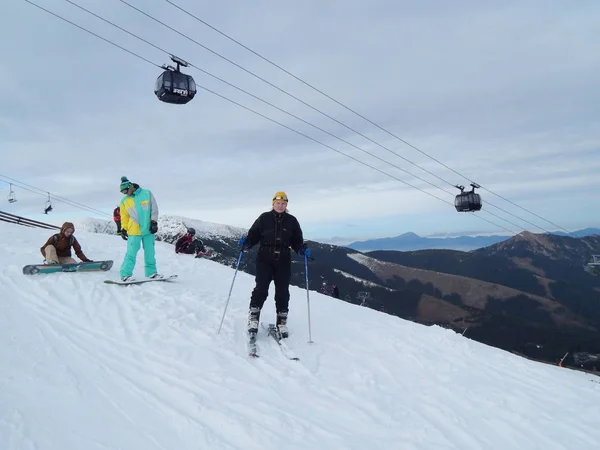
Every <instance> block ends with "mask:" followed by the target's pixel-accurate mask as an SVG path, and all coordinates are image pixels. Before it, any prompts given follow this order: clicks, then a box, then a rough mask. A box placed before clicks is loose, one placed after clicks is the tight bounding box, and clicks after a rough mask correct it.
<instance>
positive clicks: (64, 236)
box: [40, 222, 93, 264]
mask: <svg viewBox="0 0 600 450" xmlns="http://www.w3.org/2000/svg"><path fill="white" fill-rule="evenodd" d="M73 233H75V225H73V224H72V223H71V222H65V223H63V225H62V227H61V228H60V232H59V233H56V234H54V235H52V236H50V237H49V238H48V240H47V241H46V243H45V244H44V245H42V247H41V248H40V251H41V252H42V255H43V256H44V258H45V259H44V263H46V264H77V261H75V260H74V259H73V258H72V257H71V247H73V249H74V250H75V254H76V255H77V257H78V258H79V259H80V260H81V261H82V262H93V261H92V260H91V259H88V258H87V256H85V255H84V254H83V252H82V251H81V245H79V242H78V241H77V238H76V237H75V236H74V235H73Z"/></svg>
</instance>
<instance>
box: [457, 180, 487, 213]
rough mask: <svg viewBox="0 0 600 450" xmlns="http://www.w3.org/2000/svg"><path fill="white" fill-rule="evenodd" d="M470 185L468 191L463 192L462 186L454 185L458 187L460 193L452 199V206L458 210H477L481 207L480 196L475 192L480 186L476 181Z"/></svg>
mask: <svg viewBox="0 0 600 450" xmlns="http://www.w3.org/2000/svg"><path fill="white" fill-rule="evenodd" d="M471 186H472V189H471V190H470V191H468V192H464V190H465V187H464V186H460V185H456V187H457V188H458V189H460V194H458V195H457V196H456V197H455V199H454V207H455V208H456V210H457V211H458V212H471V211H479V210H480V209H481V196H480V195H479V194H476V193H475V189H476V188H479V187H481V186H479V185H478V184H477V183H471Z"/></svg>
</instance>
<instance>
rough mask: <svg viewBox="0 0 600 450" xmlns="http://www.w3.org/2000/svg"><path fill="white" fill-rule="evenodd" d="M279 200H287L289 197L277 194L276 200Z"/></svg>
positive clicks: (274, 199)
mask: <svg viewBox="0 0 600 450" xmlns="http://www.w3.org/2000/svg"><path fill="white" fill-rule="evenodd" d="M277 200H281V201H282V202H287V201H288V198H287V197H284V196H283V195H277V196H275V197H273V201H274V202H276V201H277Z"/></svg>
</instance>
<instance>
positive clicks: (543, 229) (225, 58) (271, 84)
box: [66, 0, 570, 233]
mask: <svg viewBox="0 0 600 450" xmlns="http://www.w3.org/2000/svg"><path fill="white" fill-rule="evenodd" d="M66 1H68V2H69V3H72V2H71V1H70V0H66ZM119 1H120V2H121V3H123V4H124V5H127V6H128V7H130V8H132V9H133V10H135V11H137V12H139V13H140V14H143V15H144V16H146V17H148V18H149V19H151V20H153V21H155V22H157V23H159V24H160V25H162V26H164V27H166V28H168V29H169V30H171V31H173V32H175V33H177V34H179V35H180V36H182V37H184V38H186V39H188V40H189V41H191V42H193V43H194V44H196V45H198V46H200V47H202V48H203V49H205V50H207V51H208V52H210V53H212V54H214V55H215V56H218V57H219V58H221V59H223V60H225V61H227V62H229V63H230V64H232V65H234V66H236V67H238V68H240V69H241V70H243V71H244V72H246V73H248V74H250V75H252V76H253V77H255V78H257V79H259V80H261V81H263V82H264V83H266V84H268V85H269V86H271V87H273V88H275V89H277V90H278V91H280V92H282V93H284V94H286V95H288V96H289V97H291V98H293V99H295V100H296V101H298V102H300V103H302V104H303V105H306V106H308V107H309V108H311V109H313V110H314V111H316V112H318V113H320V114H322V115H324V116H325V117H327V118H329V119H331V120H333V121H334V122H336V123H338V124H340V125H342V126H343V127H345V128H347V129H348V130H350V131H352V132H353V133H356V134H358V135H360V136H362V137H363V138H365V139H367V140H368V141H370V142H372V143H373V144H375V145H377V146H378V147H381V148H383V149H384V150H386V151H388V152H390V153H392V154H393V155H395V156H397V157H399V158H401V159H403V160H404V161H406V162H408V163H409V164H412V165H413V166H415V167H418V168H419V169H421V170H423V171H424V172H426V173H428V174H429V175H431V176H433V177H435V178H437V179H439V180H440V181H442V182H443V183H446V184H448V185H450V186H452V187H456V185H455V184H454V183H451V182H450V181H448V180H446V179H444V178H442V177H440V176H439V175H437V174H435V173H433V172H431V171H430V170H428V169H425V168H424V167H422V166H420V165H419V164H417V163H415V162H413V161H411V160H409V159H408V158H405V157H404V156H402V155H400V154H399V153H397V152H395V151H393V150H391V149H390V148H388V147H386V146H384V145H382V144H380V143H379V142H377V141H375V140H373V139H371V138H370V137H368V136H366V135H365V134H363V133H361V132H360V131H358V130H356V129H354V128H352V127H350V126H348V125H346V124H344V123H343V122H341V121H339V120H337V119H336V118H334V117H332V116H331V115H329V114H327V113H325V112H323V111H321V110H320V109H318V108H316V107H314V106H312V105H310V104H309V103H307V102H305V101H304V100H302V99H300V98H298V97H296V96H295V95H294V94H292V93H290V92H288V91H286V90H285V89H282V88H280V87H279V86H277V85H275V84H273V83H271V82H270V81H268V80H266V79H264V78H263V77H261V76H260V75H257V74H255V73H254V72H252V71H250V70H248V69H246V68H245V67H243V66H241V65H239V64H237V63H236V62H234V61H232V60H230V59H229V58H227V57H226V56H224V55H222V54H220V53H219V52H217V51H215V50H212V49H211V48H209V47H207V46H205V45H204V44H202V43H200V42H198V41H197V40H195V39H194V38H192V37H190V36H188V35H187V34H185V33H182V32H180V31H179V30H177V29H175V28H173V27H172V26H170V25H168V24H166V23H165V22H163V21H161V20H159V19H157V18H156V17H154V16H152V15H151V14H148V13H146V12H145V11H142V10H141V9H139V8H138V7H136V6H134V5H132V4H130V3H128V2H127V1H125V0H119ZM166 1H168V0H166ZM169 3H171V4H172V5H173V6H176V7H178V6H177V5H174V4H173V3H172V2H169ZM178 8H179V7H178ZM179 9H181V8H179ZM182 11H184V12H186V13H187V11H185V10H183V9H182ZM188 14H190V15H191V16H192V17H194V18H195V19H197V20H199V19H198V18H196V17H195V16H193V15H192V14H191V13H188ZM201 22H202V21H201ZM203 23H204V22H203ZM211 28H212V27H211ZM227 37H228V36H227ZM234 41H235V40H234ZM236 43H237V41H236ZM253 53H254V52H253ZM268 62H269V63H272V62H271V61H268ZM272 64H273V63H272ZM275 66H277V65H276V64H275ZM193 67H195V68H196V69H199V68H198V67H196V66H193ZM277 67H279V66H277ZM199 70H202V69H199ZM282 70H284V69H282ZM284 71H285V70H284ZM204 72H205V73H207V72H206V71H204ZM286 72H287V71H286ZM207 74H208V73H207ZM208 75H210V76H213V75H212V74H208ZM292 76H293V75H292ZM219 80H220V81H223V80H222V79H219ZM225 83H227V82H225ZM227 84H229V83H227ZM230 86H231V84H230ZM232 87H234V88H236V89H237V87H236V86H232ZM311 87H312V86H311ZM313 89H314V88H313ZM317 91H318V89H317ZM319 92H320V91H319ZM246 93H247V92H246ZM249 95H252V94H249ZM324 95H326V94H324ZM326 96H327V95H326ZM253 97H255V96H253ZM255 98H256V97H255ZM259 100H260V99H259ZM271 106H274V105H271ZM274 107H275V106H274ZM277 109H280V108H277ZM280 110H281V109H280ZM351 111H352V112H354V113H355V114H358V113H356V112H355V111H353V110H351ZM284 112H286V111H284ZM361 117H362V116H361ZM296 118H297V119H299V118H298V117H296ZM365 119H366V118H365ZM299 120H302V119H299ZM366 120H368V119H366ZM302 121H303V122H305V121H304V120H302ZM305 123H306V122H305ZM309 125H311V124H309ZM375 125H376V124H375ZM321 131H324V130H322V129H321ZM384 131H386V130H384ZM324 132H325V131H324ZM326 133H327V132H326ZM388 133H389V132H388ZM328 134H331V133H328ZM393 136H394V137H396V138H397V139H399V140H400V141H402V142H404V143H405V144H407V145H409V146H411V147H413V148H415V149H416V150H418V151H419V152H421V153H423V154H424V155H426V156H428V157H430V156H429V155H427V154H426V153H424V152H422V151H421V150H419V149H418V148H417V147H414V146H413V145H412V144H409V143H408V142H406V141H404V140H403V139H401V138H399V137H398V136H396V135H393ZM334 137H336V138H337V136H334ZM337 139H339V138H337ZM351 145H352V144H351ZM430 158H432V159H434V160H435V158H433V157H430ZM435 161H437V160H435ZM437 162H439V161H437ZM389 164H391V163H389ZM441 164H442V165H444V164H443V163H441ZM392 165H393V164H392ZM394 167H398V166H394ZM400 170H403V171H404V169H400ZM451 170H452V169H451ZM452 171H453V172H455V173H457V174H458V175H460V176H461V177H463V178H467V177H465V176H464V175H461V174H459V173H458V172H456V171H454V170H452ZM405 172H406V171H405ZM407 173H409V172H407ZM411 175H412V176H413V177H415V178H418V179H420V180H423V179H422V178H420V177H417V176H416V175H413V174H411ZM467 179H469V178H467ZM425 182H426V183H428V184H430V185H432V186H435V187H436V188H438V189H442V188H440V187H438V186H436V185H433V184H432V183H430V182H428V181H425ZM480 188H481V189H484V188H482V187H481V186H480ZM442 190H443V189H442ZM485 190H486V191H487V189H485ZM445 192H446V193H449V192H448V191H445ZM489 192H491V191H489ZM491 193H493V192H491ZM459 195H460V194H459ZM494 195H497V194H494ZM456 200H457V201H458V200H459V196H456ZM479 201H480V202H481V198H479ZM486 204H487V205H489V206H492V207H494V208H496V209H498V210H500V211H502V212H504V213H506V214H509V215H511V216H513V217H515V218H517V219H519V220H522V221H523V222H526V223H528V224H529V225H532V226H534V227H536V228H539V229H540V230H542V231H544V232H546V233H550V231H549V230H546V229H545V228H544V227H541V226H539V225H537V224H535V223H533V222H531V221H529V220H527V219H524V218H522V217H520V216H518V215H516V214H514V213H512V212H510V211H507V210H505V209H504V208H501V207H499V206H497V205H495V204H493V203H491V202H489V201H486ZM479 209H481V208H479ZM472 211H478V209H474V210H472ZM488 212H489V211H488ZM528 212H529V211H528ZM497 217H499V216H497ZM544 220H545V219H544ZM509 223H510V222H509ZM553 225H554V226H557V227H558V228H561V227H559V226H558V225H555V224H553ZM564 231H566V232H567V233H570V232H569V231H567V230H564Z"/></svg>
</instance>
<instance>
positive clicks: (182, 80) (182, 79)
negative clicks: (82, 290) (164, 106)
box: [154, 57, 196, 105]
mask: <svg viewBox="0 0 600 450" xmlns="http://www.w3.org/2000/svg"><path fill="white" fill-rule="evenodd" d="M171 59H172V60H173V61H174V62H175V63H176V64H177V68H175V67H172V66H163V68H164V69H165V71H164V72H163V73H161V74H160V75H159V76H158V78H157V79H156V83H155V86H154V94H155V95H156V97H157V98H158V99H159V100H160V101H161V102H165V103H171V104H173V105H185V104H186V103H188V102H189V101H191V100H192V99H193V98H194V96H195V95H196V82H195V81H194V79H193V78H192V76H191V75H187V74H185V73H182V72H181V71H180V70H179V68H180V66H184V67H187V65H188V64H187V63H186V62H185V61H183V60H181V59H178V58H176V57H172V58H171Z"/></svg>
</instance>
